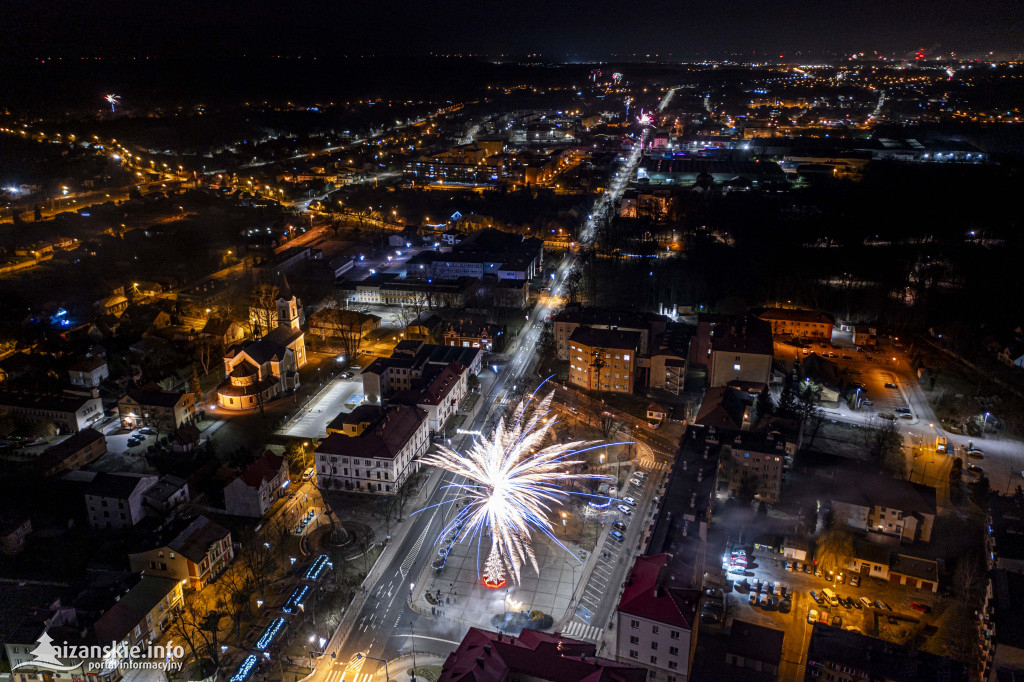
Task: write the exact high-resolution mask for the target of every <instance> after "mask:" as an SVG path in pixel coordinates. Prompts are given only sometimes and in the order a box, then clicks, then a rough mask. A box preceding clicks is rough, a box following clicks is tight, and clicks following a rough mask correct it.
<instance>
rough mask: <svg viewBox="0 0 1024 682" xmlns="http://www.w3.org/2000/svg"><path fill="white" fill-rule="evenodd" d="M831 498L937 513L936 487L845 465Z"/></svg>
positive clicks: (873, 505)
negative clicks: (847, 467)
mask: <svg viewBox="0 0 1024 682" xmlns="http://www.w3.org/2000/svg"><path fill="white" fill-rule="evenodd" d="M832 499H833V500H835V501H838V502H845V503H847V504H853V505H858V506H861V507H869V508H870V507H875V506H878V507H886V508H887V509H896V510H899V511H902V512H903V513H904V514H912V513H919V514H931V515H932V516H934V515H935V509H936V507H935V488H932V487H930V486H927V485H922V484H920V483H911V482H910V481H903V480H900V479H897V478H891V477H889V476H885V475H883V474H872V473H867V472H862V471H856V470H852V469H844V470H843V472H842V477H841V478H837V480H836V484H835V485H834V486H833V490H832Z"/></svg>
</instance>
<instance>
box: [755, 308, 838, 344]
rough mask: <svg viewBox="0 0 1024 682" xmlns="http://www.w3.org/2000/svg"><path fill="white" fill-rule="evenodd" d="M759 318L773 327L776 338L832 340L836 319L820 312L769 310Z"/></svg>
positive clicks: (795, 309)
mask: <svg viewBox="0 0 1024 682" xmlns="http://www.w3.org/2000/svg"><path fill="white" fill-rule="evenodd" d="M757 316H758V317H759V318H761V319H762V320H765V321H766V322H769V323H770V324H771V325H772V334H773V335H775V336H789V337H794V338H799V339H806V338H812V339H822V340H825V341H831V340H832V329H833V327H834V326H835V319H834V318H833V317H832V316H831V315H829V314H828V313H823V312H821V311H820V310H802V309H799V308H769V309H768V310H765V311H763V312H760V313H758V315H757Z"/></svg>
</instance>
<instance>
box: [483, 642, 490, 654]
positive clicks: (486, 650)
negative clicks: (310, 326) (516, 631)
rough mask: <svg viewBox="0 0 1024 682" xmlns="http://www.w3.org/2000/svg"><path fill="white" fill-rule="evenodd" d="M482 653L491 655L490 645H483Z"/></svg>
mask: <svg viewBox="0 0 1024 682" xmlns="http://www.w3.org/2000/svg"><path fill="white" fill-rule="evenodd" d="M484 652H485V653H486V654H487V655H490V653H491V645H490V644H484Z"/></svg>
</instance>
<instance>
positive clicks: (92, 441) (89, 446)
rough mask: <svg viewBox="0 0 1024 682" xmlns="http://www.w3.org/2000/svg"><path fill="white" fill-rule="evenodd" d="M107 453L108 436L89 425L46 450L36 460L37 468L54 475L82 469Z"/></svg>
mask: <svg viewBox="0 0 1024 682" xmlns="http://www.w3.org/2000/svg"><path fill="white" fill-rule="evenodd" d="M105 454H107V439H106V437H105V436H104V435H103V434H102V433H100V432H99V431H97V430H96V429H94V428H92V427H91V426H89V427H86V428H84V429H82V430H81V431H79V432H78V433H75V434H72V435H71V436H69V437H68V438H65V439H64V440H62V441H61V442H60V443H57V444H56V445H53V446H51V447H49V448H47V449H46V450H44V451H43V454H41V455H40V456H39V458H38V459H37V460H36V461H35V468H36V470H37V471H38V472H39V473H41V474H42V475H43V476H53V475H54V474H58V473H60V472H62V471H69V470H72V469H81V468H82V467H84V466H85V465H86V464H90V463H92V462H95V461H96V460H97V459H99V458H100V457H102V456H103V455H105Z"/></svg>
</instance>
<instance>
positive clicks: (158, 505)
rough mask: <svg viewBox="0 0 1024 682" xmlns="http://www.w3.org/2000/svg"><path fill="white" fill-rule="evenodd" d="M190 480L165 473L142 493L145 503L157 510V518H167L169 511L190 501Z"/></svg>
mask: <svg viewBox="0 0 1024 682" xmlns="http://www.w3.org/2000/svg"><path fill="white" fill-rule="evenodd" d="M188 500H189V490H188V482H187V481H186V480H185V479H183V478H178V477H177V476H172V475H171V474H165V475H164V476H161V477H160V479H159V480H158V481H157V482H156V483H154V484H153V485H152V486H151V487H150V489H149V490H147V491H146V492H144V493H143V494H142V501H143V503H144V504H145V505H146V506H147V507H148V508H149V509H151V510H153V511H155V512H156V516H157V518H161V519H164V518H167V515H168V513H169V512H171V511H172V510H173V509H175V508H176V507H178V506H179V505H182V504H184V503H185V502H188Z"/></svg>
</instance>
